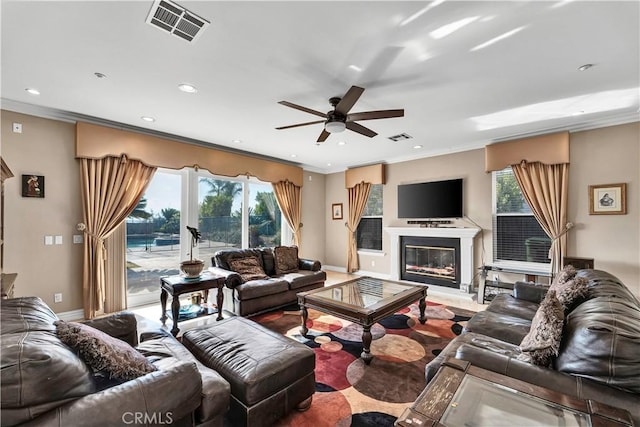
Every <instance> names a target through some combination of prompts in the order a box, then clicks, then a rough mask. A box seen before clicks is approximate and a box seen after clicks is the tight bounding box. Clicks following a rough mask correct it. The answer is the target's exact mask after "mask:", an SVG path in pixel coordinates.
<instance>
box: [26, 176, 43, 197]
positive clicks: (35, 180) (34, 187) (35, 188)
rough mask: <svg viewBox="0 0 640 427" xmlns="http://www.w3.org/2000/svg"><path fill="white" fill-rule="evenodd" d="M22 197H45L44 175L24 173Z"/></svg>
mask: <svg viewBox="0 0 640 427" xmlns="http://www.w3.org/2000/svg"><path fill="white" fill-rule="evenodd" d="M22 197H39V198H43V197H44V176H42V175H22Z"/></svg>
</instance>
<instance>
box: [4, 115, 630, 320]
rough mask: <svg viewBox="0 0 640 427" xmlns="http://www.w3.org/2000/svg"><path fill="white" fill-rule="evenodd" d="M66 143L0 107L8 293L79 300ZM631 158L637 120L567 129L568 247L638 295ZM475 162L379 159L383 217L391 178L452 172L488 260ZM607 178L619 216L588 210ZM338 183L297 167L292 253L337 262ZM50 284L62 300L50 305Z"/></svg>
mask: <svg viewBox="0 0 640 427" xmlns="http://www.w3.org/2000/svg"><path fill="white" fill-rule="evenodd" d="M13 122H19V123H22V125H23V133H22V134H16V133H13V132H12V131H11V125H12V123H13ZM74 144H75V132H74V125H73V124H71V123H64V122H60V121H54V120H47V119H41V118H36V117H33V116H28V115H22V114H17V113H12V112H7V111H3V112H2V146H1V150H2V151H1V154H2V157H3V158H4V159H5V161H6V162H7V164H8V165H9V167H10V168H11V170H12V171H13V173H14V175H16V176H15V177H14V178H11V179H9V180H7V181H6V184H5V189H6V194H5V260H4V271H5V272H17V273H19V276H18V280H17V282H16V295H17V296H24V295H36V296H39V297H41V298H43V299H44V300H45V301H46V302H47V303H48V304H50V305H51V307H52V308H53V309H54V310H55V311H56V312H65V311H71V310H78V309H81V308H82V284H81V281H82V245H78V244H75V245H74V244H73V243H71V242H72V236H73V234H77V232H76V231H75V225H76V223H78V222H80V221H81V218H82V208H81V198H80V185H79V178H78V176H79V167H78V164H77V161H76V160H75V158H74ZM639 164H640V124H639V123H633V124H628V125H622V126H615V127H609V128H603V129H597V130H592V131H585V132H578V133H574V134H571V167H570V197H569V219H570V220H571V221H573V222H574V223H575V224H576V227H575V229H573V230H572V231H571V232H570V233H569V239H568V246H569V247H568V254H569V255H572V256H583V257H593V258H595V265H596V268H601V269H604V270H608V271H610V272H611V273H613V274H615V275H616V276H618V277H619V278H620V279H621V280H622V281H623V282H625V283H626V284H627V286H629V288H630V289H631V290H632V292H634V293H635V294H636V295H639V296H640V218H639V216H640V215H639V213H640V206H639V197H638V196H639V188H640V171H639ZM483 168H484V150H472V151H467V152H464V153H456V154H450V155H445V156H438V157H432V158H427V159H420V160H414V161H410V162H403V163H396V164H390V165H387V167H386V173H387V184H386V185H385V187H384V199H385V203H384V218H383V225H384V226H398V225H404V224H405V221H404V220H398V219H397V212H396V209H397V207H396V203H397V202H396V187H397V185H398V184H401V183H410V182H422V181H430V180H436V179H446V178H453V177H462V178H464V180H465V190H464V191H465V213H466V214H467V216H468V217H470V218H471V219H472V220H473V221H474V222H476V223H477V224H478V225H479V226H480V227H481V228H482V229H483V230H484V232H483V236H484V242H483V239H482V238H481V237H480V236H478V237H477V238H476V240H475V245H476V249H477V250H476V257H475V264H476V267H479V266H481V265H482V263H483V261H484V262H485V263H491V259H492V242H491V175H490V174H486V173H484V171H483ZM32 173H34V174H38V175H44V176H45V177H46V197H45V198H44V199H32V198H23V197H21V196H20V176H21V175H22V174H32ZM310 177H311V179H309V178H310ZM615 182H626V183H627V193H628V194H627V212H628V213H627V215H589V211H588V194H587V187H588V185H590V184H607V183H615ZM344 183H345V177H344V173H343V172H341V173H334V174H329V175H322V174H318V173H313V172H308V171H304V186H303V188H302V205H303V208H302V219H303V224H304V226H303V228H302V244H301V255H302V256H304V257H307V258H314V259H319V260H321V261H322V263H323V264H324V265H326V266H334V267H338V268H345V267H346V247H347V230H346V227H345V226H344V223H345V222H346V216H347V214H348V212H347V192H346V190H345V187H344ZM333 203H342V204H343V207H344V209H343V213H344V218H343V219H342V220H332V219H331V205H332V204H333ZM459 225H466V226H472V224H470V223H468V222H459ZM45 235H61V236H63V244H62V245H53V246H45V245H44V236H45ZM483 243H484V244H483ZM483 246H484V257H483V251H482V247H483ZM388 254H389V241H388V238H387V236H384V241H383V255H381V256H380V255H363V256H361V258H360V261H361V269H362V270H363V271H365V272H372V273H376V274H379V275H388V274H389V271H390V264H389V259H388ZM372 261H373V262H374V263H375V266H373V265H372ZM57 292H60V293H62V294H63V302H62V303H59V304H54V303H53V294H54V293H57Z"/></svg>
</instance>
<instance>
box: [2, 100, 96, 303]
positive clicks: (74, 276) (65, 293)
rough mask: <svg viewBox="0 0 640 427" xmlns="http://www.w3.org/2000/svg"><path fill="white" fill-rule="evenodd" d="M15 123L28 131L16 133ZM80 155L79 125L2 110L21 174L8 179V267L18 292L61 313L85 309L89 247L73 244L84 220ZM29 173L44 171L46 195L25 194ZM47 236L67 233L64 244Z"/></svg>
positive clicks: (10, 158)
mask: <svg viewBox="0 0 640 427" xmlns="http://www.w3.org/2000/svg"><path fill="white" fill-rule="evenodd" d="M13 122H18V123H22V133H13V132H12V123H13ZM74 156H75V125H74V124H70V123H64V122H60V121H54V120H47V119H40V118H36V117H33V116H27V115H22V114H16V113H11V112H7V111H3V112H2V158H3V159H4V160H5V161H6V163H7V165H9V167H10V168H11V170H12V171H13V174H14V175H15V177H14V178H10V179H9V180H7V181H6V182H5V206H4V208H5V210H4V213H5V218H4V225H5V247H4V248H5V249H4V256H5V259H4V271H5V272H7V273H18V279H17V280H16V286H15V295H16V296H27V295H35V296H39V297H40V298H42V299H43V300H44V301H45V302H46V303H47V304H49V305H50V306H51V308H52V309H53V310H54V311H56V312H58V313H59V312H64V311H71V310H76V309H80V308H82V257H83V252H82V251H83V245H81V244H73V243H72V242H73V234H77V231H76V230H75V226H76V224H77V223H78V222H81V221H82V206H81V198H80V177H79V176H80V175H79V174H80V169H79V165H78V163H77V161H76V160H75V158H74ZM23 174H25V175H26V174H36V175H44V177H45V197H44V199H36V198H27V197H22V196H21V188H20V187H21V176H22V175H23ZM45 235H49V236H55V235H59V236H62V239H63V243H62V245H53V246H45V244H44V236H45ZM54 293H62V302H61V303H57V304H54V303H53V294H54Z"/></svg>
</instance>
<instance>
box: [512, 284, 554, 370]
mask: <svg viewBox="0 0 640 427" xmlns="http://www.w3.org/2000/svg"><path fill="white" fill-rule="evenodd" d="M563 324H564V309H563V307H562V304H560V301H558V298H557V297H556V292H555V291H553V290H549V291H548V292H547V295H546V296H545V297H544V300H542V302H541V303H540V307H538V311H536V314H535V316H533V320H532V321H531V329H530V330H529V333H528V334H527V335H525V337H524V338H523V339H522V342H521V343H520V350H521V351H522V353H523V354H522V355H521V356H522V357H520V356H519V357H518V359H521V360H527V361H528V359H529V358H530V361H531V363H533V364H534V365H539V366H546V367H549V366H551V364H552V362H553V358H554V357H556V356H557V355H558V350H559V349H560V339H561V338H562V327H563Z"/></svg>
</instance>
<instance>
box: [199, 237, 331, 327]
mask: <svg viewBox="0 0 640 427" xmlns="http://www.w3.org/2000/svg"><path fill="white" fill-rule="evenodd" d="M282 253H287V254H289V255H291V257H290V259H291V261H292V262H293V265H290V266H289V268H283V267H282V262H280V261H281V259H279V257H280V255H281V254H282ZM247 259H252V260H254V261H255V260H257V261H256V262H257V264H258V265H259V268H258V271H261V274H260V273H259V274H258V275H252V276H247V275H246V274H242V273H243V272H242V271H241V269H240V268H239V267H237V266H238V265H240V266H242V267H246V266H245V265H244V264H243V260H247ZM211 264H212V267H211V268H210V269H209V270H210V271H211V272H212V273H214V274H221V275H223V276H224V277H225V287H224V309H225V310H228V311H231V312H233V313H235V314H236V315H238V316H249V315H252V314H256V313H260V312H263V311H267V310H272V309H275V308H278V307H283V306H286V305H288V304H291V303H295V302H297V294H298V292H305V291H310V290H312V289H316V288H321V287H323V286H324V282H325V280H326V278H327V274H326V273H325V272H324V271H322V270H321V267H322V265H321V264H320V261H317V260H310V259H304V258H299V257H298V255H297V248H296V247H295V246H293V247H291V246H289V247H284V246H278V247H275V248H254V249H226V250H221V251H218V252H216V253H215V255H214V256H213V257H212V258H211ZM234 265H236V268H235V269H234V267H233V266H234ZM279 265H280V266H281V267H280V268H279Z"/></svg>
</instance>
